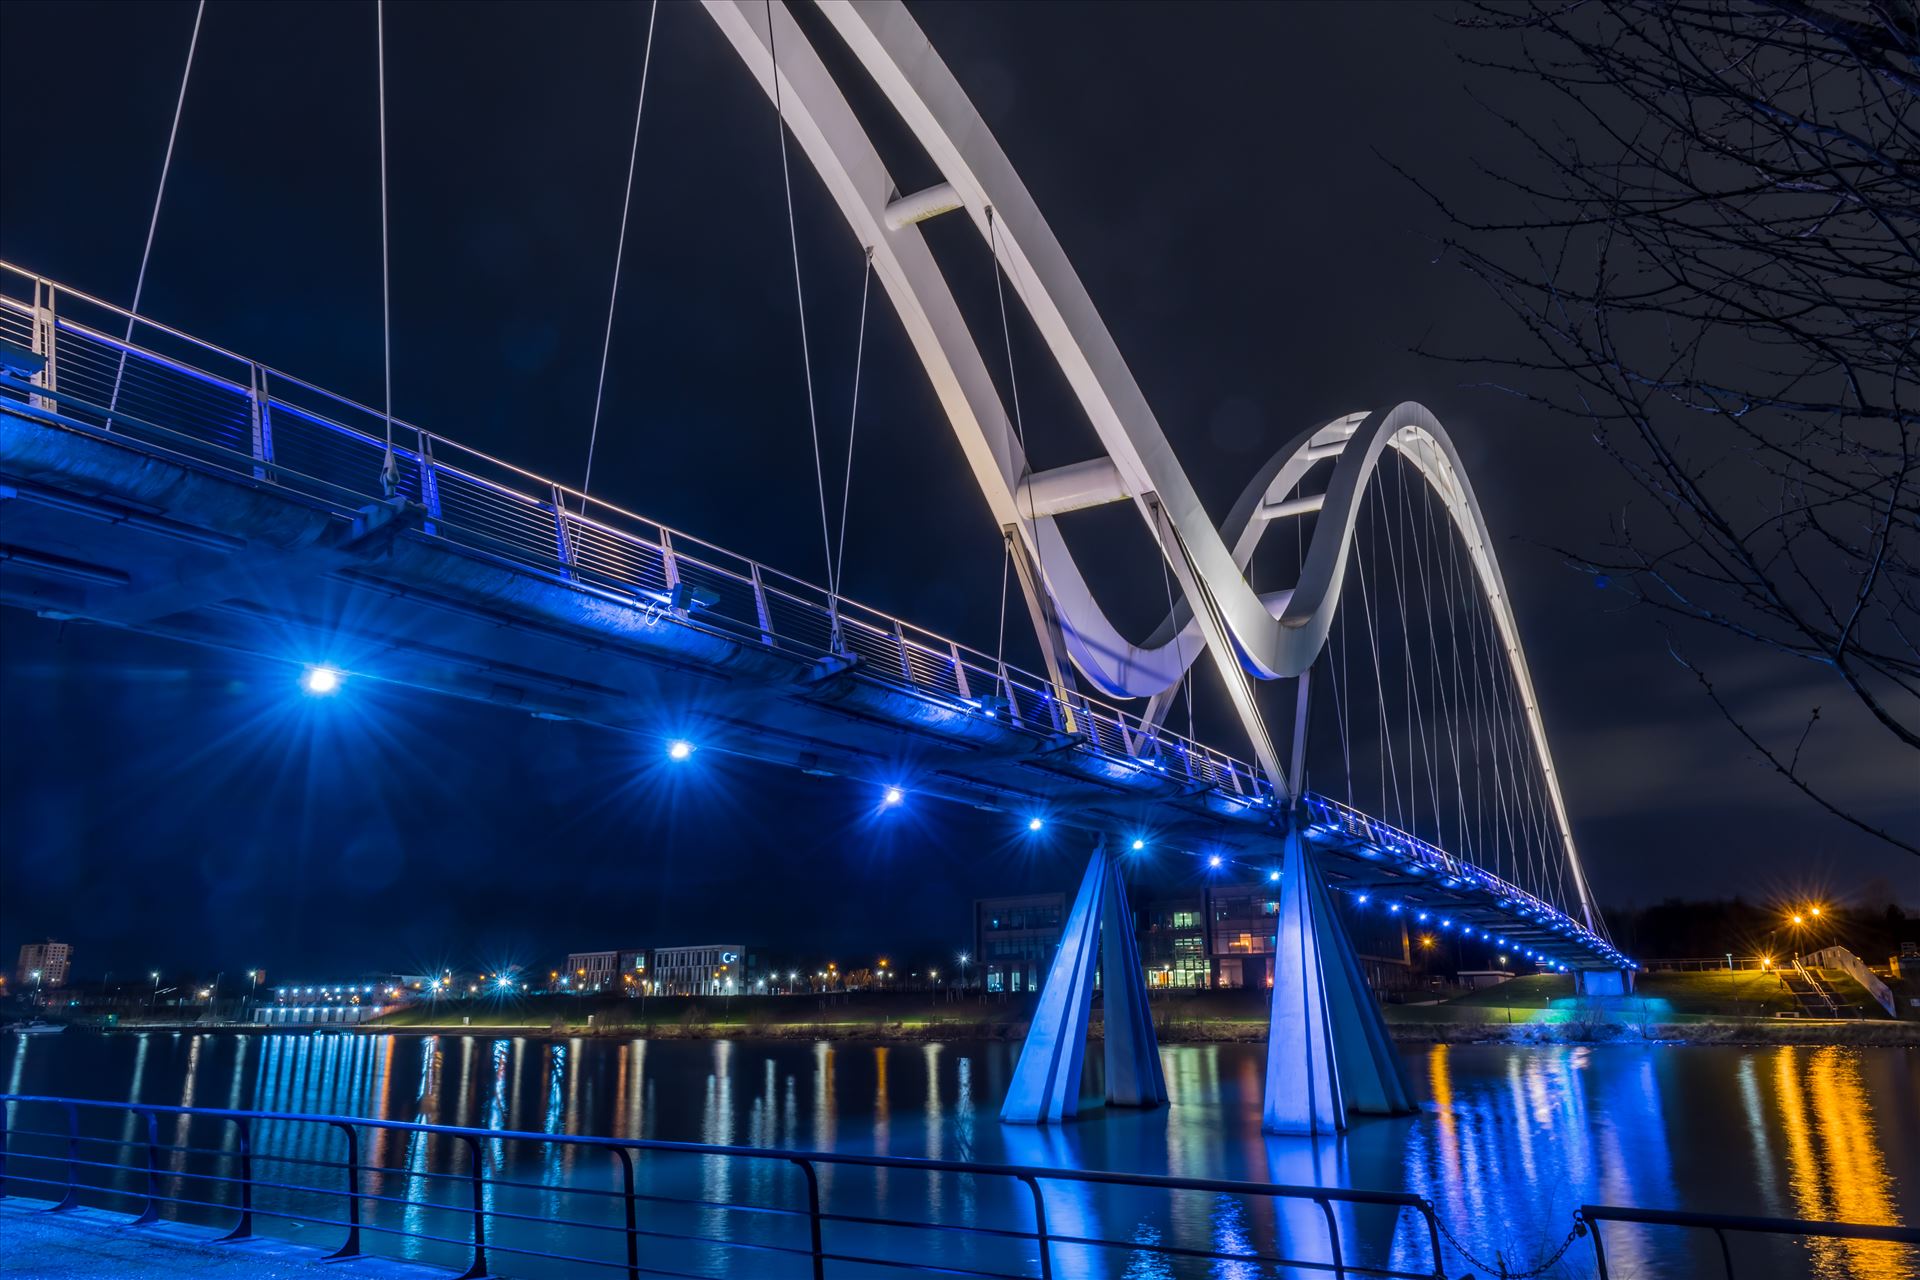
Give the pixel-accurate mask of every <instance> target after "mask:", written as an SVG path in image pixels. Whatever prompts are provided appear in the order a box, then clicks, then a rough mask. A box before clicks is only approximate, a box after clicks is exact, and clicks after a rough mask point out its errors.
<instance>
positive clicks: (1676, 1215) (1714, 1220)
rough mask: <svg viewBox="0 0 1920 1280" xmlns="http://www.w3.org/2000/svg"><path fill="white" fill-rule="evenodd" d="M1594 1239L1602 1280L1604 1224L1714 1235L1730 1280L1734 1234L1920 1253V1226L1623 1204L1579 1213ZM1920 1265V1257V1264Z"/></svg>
mask: <svg viewBox="0 0 1920 1280" xmlns="http://www.w3.org/2000/svg"><path fill="white" fill-rule="evenodd" d="M1577 1216H1578V1218H1579V1220H1580V1221H1582V1222H1584V1223H1585V1224H1586V1225H1587V1229H1588V1234H1589V1235H1591V1236H1592V1238H1593V1259H1594V1264H1595V1266H1596V1267H1597V1268H1598V1269H1599V1275H1600V1280H1608V1276H1609V1275H1610V1273H1609V1272H1608V1270H1607V1252H1606V1246H1605V1245H1604V1243H1603V1242H1602V1241H1601V1239H1600V1224H1601V1223H1603V1222H1625V1223H1634V1224H1637V1225H1640V1226H1650V1227H1686V1228H1691V1229H1694V1230H1699V1231H1711V1232H1713V1234H1714V1237H1715V1238H1716V1239H1717V1240H1718V1241H1719V1244H1720V1265H1721V1270H1722V1274H1723V1275H1724V1276H1725V1277H1726V1280H1734V1276H1735V1275H1736V1274H1737V1273H1736V1272H1735V1270H1734V1266H1733V1249H1732V1247H1731V1246H1730V1245H1729V1244H1728V1243H1727V1233H1728V1232H1729V1231H1732V1232H1739V1233H1744V1234H1750V1235H1777V1236H1813V1237H1823V1238H1827V1239H1833V1240H1877V1241H1882V1242H1885V1243H1888V1244H1905V1245H1912V1246H1914V1247H1915V1248H1916V1249H1920V1227H1898V1226H1878V1225H1874V1224H1869V1223H1863V1222H1816V1221H1811V1220H1809V1219H1806V1218H1754V1217H1746V1216H1743V1215H1740V1214H1729V1213H1691V1212H1687V1211H1684V1210H1677V1209H1634V1208H1628V1207H1624V1206H1620V1205H1600V1204H1583V1205H1581V1206H1580V1209H1579V1212H1578V1214H1577ZM1914 1261H1915V1262H1916V1263H1920V1257H1916V1258H1915V1259H1914Z"/></svg>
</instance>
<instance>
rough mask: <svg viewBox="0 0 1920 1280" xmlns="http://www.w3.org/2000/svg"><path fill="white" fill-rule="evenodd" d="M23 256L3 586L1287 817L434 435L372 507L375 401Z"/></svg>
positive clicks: (928, 763) (1594, 948)
mask: <svg viewBox="0 0 1920 1280" xmlns="http://www.w3.org/2000/svg"><path fill="white" fill-rule="evenodd" d="M5 270H6V271H10V272H11V273H12V274H11V275H10V276H6V277H5V278H6V279H10V280H12V281H14V282H15V283H16V284H18V283H19V282H21V281H27V282H30V283H31V284H32V287H33V299H34V300H33V302H26V301H22V300H20V299H18V298H9V297H6V296H0V338H3V339H7V340H8V341H11V342H14V343H16V344H17V345H18V346H20V347H28V346H31V347H33V348H34V349H36V350H41V351H50V352H51V358H50V359H49V361H48V369H47V371H46V372H44V373H42V374H41V375H39V376H38V377H36V378H34V379H33V382H32V383H31V384H30V383H29V382H28V381H27V380H26V379H24V378H22V377H20V376H18V371H16V373H14V374H0V497H3V498H7V499H10V500H9V501H6V502H5V504H4V507H3V508H0V510H4V513H5V522H4V530H3V531H0V544H3V545H0V603H6V604H11V605H15V606H20V607H25V608H31V609H34V610H36V611H38V612H40V613H42V614H46V615H51V616H58V617H70V618H77V619H84V620H90V621H94V622H100V623H105V624H108V625H115V626H122V627H127V628H131V629H134V630H138V631H142V632H146V633H150V634H155V635H162V636H168V637H172V638H175V639H180V640H186V641H189V642H192V643H196V644H202V645H211V646H215V647H219V648H225V649H229V650H234V651H238V652H243V653H248V654H253V655H258V656H262V657H267V658H272V659H276V660H280V661H285V662H288V663H325V664H327V665H330V666H335V667H339V668H341V669H343V670H345V671H347V672H350V673H355V674H359V675H365V676H368V677H374V678H378V679H381V680H384V681H390V682H395V683H400V684H406V685H412V686H416V687H419V688H423V689H429V690H433V691H436V692H440V693H445V694H451V695H454V696H458V697H464V698H469V699H474V700H478V701H484V702H488V703H492V704H495V705H499V706H503V707H509V708H515V709H518V710H522V711H525V712H528V713H531V714H535V715H539V716H543V717H550V718H566V719H577V720H582V721H588V722H592V723H597V724H601V725H605V726H607V727H610V728H613V729H616V730H620V731H624V732H631V733H637V734H642V735H646V736H648V737H651V738H654V739H656V740H658V741H660V742H662V743H664V742H665V740H667V739H669V738H674V737H681V736H684V737H688V738H694V739H697V741H698V743H699V748H700V750H702V751H708V750H716V751H723V752H729V753H733V754H737V755H740V756H745V757H750V758H753V759H757V760H763V761H768V762H771V763H777V764H782V765H787V766H791V767H797V768H800V769H803V770H805V771H807V772H810V773H815V774H828V775H841V776H846V777H851V778H856V779H862V780H865V781H867V782H870V783H872V784H874V785H875V786H895V785H898V786H904V787H908V788H911V789H912V790H914V791H915V792H918V793H921V794H927V795H937V796H941V797H945V798H947V799H951V800H954V801H958V802H961V803H968V804H973V805H976V806H982V807H987V808H992V809H997V810H1004V811H1007V812H1010V813H1013V814H1018V815H1022V816H1025V815H1028V814H1044V815H1046V816H1047V819H1048V821H1050V822H1054V823H1058V824H1061V825H1067V826H1073V827H1080V828H1084V829H1087V830H1097V831H1106V832H1118V833H1139V834H1141V835H1142V836H1143V837H1145V838H1147V839H1149V840H1150V841H1152V842H1154V843H1155V844H1157V845H1165V846H1172V847H1184V848H1188V849H1197V848H1206V849H1210V850H1211V849H1218V850H1219V851H1220V852H1221V853H1222V854H1223V856H1227V857H1233V856H1235V855H1239V856H1244V857H1265V856H1269V855H1271V854H1272V853H1273V852H1274V850H1275V847H1276V837H1277V835H1278V833H1279V832H1280V831H1281V830H1282V829H1283V824H1284V823H1285V822H1287V821H1289V820H1290V818H1289V815H1288V814H1286V813H1285V812H1284V811H1283V809H1282V807H1281V806H1280V805H1279V804H1276V802H1275V798H1274V796H1273V793H1272V789H1271V788H1270V787H1269V786H1268V784H1267V781H1266V780H1265V779H1264V778H1261V777H1258V776H1257V775H1256V773H1255V771H1254V770H1253V769H1252V767H1251V766H1249V765H1247V764H1246V763H1244V762H1242V761H1239V760H1236V759H1234V758H1233V757H1231V756H1228V755H1226V754H1224V753H1221V752H1218V751H1215V750H1213V749H1211V748H1209V747H1207V746H1205V745H1204V744H1200V743H1196V742H1192V741H1190V740H1187V739H1185V738H1183V737H1181V736H1180V735H1177V734H1172V733H1169V732H1166V731H1165V730H1163V729H1160V728H1157V727H1149V726H1147V725H1144V724H1143V723H1142V722H1141V721H1140V720H1139V718H1138V717H1137V716H1134V715H1132V714H1130V713H1128V712H1126V711H1125V710H1123V709H1121V708H1117V707H1112V706H1108V705H1105V704H1101V703H1098V702H1095V701H1093V700H1090V699H1087V698H1085V697H1083V696H1081V695H1079V694H1077V693H1072V692H1069V691H1065V690H1057V689H1055V688H1053V687H1052V686H1050V685H1049V683H1048V682H1047V681H1046V680H1045V679H1043V678H1040V677H1036V676H1033V675H1030V674H1028V673H1025V672H1021V671H1019V670H1017V669H1014V668H1011V667H1006V666H1003V665H1001V664H998V663H996V662H995V660H994V659H993V658H991V657H990V656H988V655H986V654H983V653H980V652H978V651H974V650H970V649H967V648H966V647H964V646H961V645H959V644H957V643H955V642H953V641H950V640H947V639H944V638H941V637H938V636H934V635H932V634H930V633H927V632H924V631H922V630H920V629H918V628H915V627H913V626H911V625H910V624H908V623H906V622H904V621H902V620H899V619H896V618H892V617H889V616H887V615H885V614H883V613H881V612H879V611H877V610H873V609H870V608H867V607H865V606H862V605H859V604H858V603H856V602H853V601H849V600H846V599H844V598H836V597H833V596H830V595H828V594H827V593H826V592H825V591H823V590H821V589H819V588H817V587H813V586H811V585H810V584H807V583H804V582H801V581H799V580H797V579H794V578H791V577H789V576H787V575H784V574H780V573H778V572H777V571H774V570H772V569H769V568H767V567H765V566H762V565H759V564H755V563H753V562H751V561H748V560H745V559H744V558H741V557H738V556H734V555H732V553H730V552H727V551H725V550H724V549H721V548H718V547H714V546H711V545H710V544H705V543H701V542H699V541H697V540H695V539H691V538H688V537H686V536H685V535H682V534H679V533H676V532H674V531H672V530H669V529H666V528H664V527H662V526H659V525H657V524H654V523H652V522H649V521H646V520H645V519H644V518H643V517H639V516H636V515H633V514H632V513H629V512H625V511H622V510H620V509H618V508H615V507H612V506H609V505H607V504H604V503H599V502H589V501H588V500H586V499H585V498H583V497H581V496H580V495H577V494H573V493H571V492H570V491H568V490H566V489H565V488H563V487H562V486H559V485H555V484H552V483H551V482H548V481H545V480H541V479H539V478H537V477H534V476H531V475H529V474H528V473H525V472H522V471H519V470H517V469H515V468H513V467H511V466H509V465H508V464H505V463H501V462H498V461H497V460H495V459H491V458H487V457H485V456H484V455H480V454H477V453H474V452H472V451H470V450H466V449H464V448H462V447H461V446H459V445H457V444H455V443H453V442H451V441H448V440H445V439H444V438H442V437H437V436H433V435H430V434H429V433H427V432H425V431H422V430H420V429H418V428H415V427H412V426H408V425H405V424H396V428H395V433H394V434H395V442H396V445H395V452H396V457H397V460H398V462H399V464H400V472H401V476H400V486H399V493H398V495H397V496H396V498H395V499H393V500H391V501H383V500H382V499H381V498H380V496H379V492H380V490H379V483H378V477H379V471H380V465H381V453H382V448H383V442H382V439H381V434H382V433H383V432H384V419H382V418H381V417H380V416H379V415H378V414H375V413H374V412H373V411H372V410H368V409H365V408H364V407H362V406H358V405H354V404H352V403H351V402H348V401H344V400H341V399H339V398H337V397H333V396H331V395H329V394H328V393H325V392H322V391H320V390H318V389H317V388H313V387H311V386H310V385H309V384H306V383H303V382H300V381H298V380H297V379H293V378H290V377H288V376H287V375H284V374H280V373H278V372H277V371H274V370H270V369H267V368H265V367H264V366H260V365H257V364H253V363H251V362H248V361H245V360H243V359H242V358H240V357H238V356H234V355H232V354H231V353H228V352H224V351H221V350H220V349H218V348H214V347H211V346H208V345H206V344H203V343H199V342H197V340H194V339H191V338H188V337H187V336H186V335H182V334H178V333H176V332H173V331H171V330H164V329H160V328H158V327H157V326H151V328H152V333H153V336H152V337H150V338H149V337H148V336H147V335H146V334H145V333H144V332H143V334H142V337H143V339H144V340H146V341H148V342H150V343H151V345H132V344H130V343H127V342H123V341H121V340H119V339H117V338H115V337H113V336H112V335H111V333H110V332H109V330H112V329H119V328H123V327H124V325H125V323H126V321H125V318H124V317H125V313H123V312H118V311H117V310H116V309H113V308H110V307H108V306H107V304H104V303H99V302H97V301H96V300H92V299H88V298H86V297H84V296H83V295H76V294H72V293H70V292H68V291H65V290H57V291H56V289H55V287H54V286H52V285H51V284H49V283H47V282H44V281H39V280H38V279H37V278H35V277H32V276H30V275H27V274H26V273H21V272H18V271H17V270H16V269H11V268H7V269H5ZM88 308H91V309H92V310H93V311H95V312H97V313H100V314H98V315H95V316H91V317H88V318H90V319H92V321H93V323H91V324H87V323H83V322H82V320H81V318H79V316H78V315H77V314H76V313H84V312H85V311H86V310H87V309H88ZM139 323H140V324H141V325H148V322H146V321H144V320H143V321H140V322H139ZM156 347H160V348H165V350H156V349H155V348H156ZM175 352H178V353H180V354H173V353H175ZM836 627H837V628H838V632H839V642H838V643H837V644H836V643H835V629H836ZM1304 812H1306V813H1307V814H1308V815H1310V818H1311V822H1310V826H1309V828H1308V834H1309V836H1310V838H1312V839H1314V840H1315V842H1316V843H1317V844H1319V845H1320V846H1321V847H1323V848H1325V849H1326V850H1328V851H1329V852H1330V853H1331V854H1332V855H1334V856H1332V857H1330V858H1328V859H1327V863H1328V866H1327V869H1328V872H1329V875H1330V877H1332V878H1333V879H1334V881H1335V882H1336V884H1343V885H1344V886H1345V887H1348V888H1351V889H1353V890H1355V891H1356V892H1367V893H1368V894H1369V895H1370V896H1377V898H1378V900H1379V901H1380V902H1382V903H1383V904H1384V903H1385V902H1386V901H1388V900H1389V899H1391V900H1393V901H1396V902H1399V903H1402V904H1403V905H1404V907H1405V909H1408V910H1416V909H1418V910H1427V911H1429V912H1430V913H1432V914H1434V916H1435V917H1436V923H1437V921H1438V918H1440V917H1445V918H1446V919H1448V920H1449V921H1450V923H1451V925H1452V926H1453V927H1461V928H1485V929H1488V930H1489V931H1493V932H1497V934H1498V935H1499V936H1500V937H1502V938H1504V939H1506V940H1507V941H1508V942H1510V943H1512V944H1514V945H1517V946H1520V947H1522V948H1532V949H1535V950H1537V951H1539V952H1540V953H1541V954H1542V955H1543V956H1546V957H1549V958H1551V959H1552V960H1553V961H1555V962H1558V963H1564V964H1567V965H1569V966H1571V967H1591V966H1595V965H1605V966H1608V967H1613V966H1617V965H1619V964H1621V963H1622V961H1621V960H1620V957H1619V956H1618V953H1617V952H1615V951H1613V949H1612V948H1611V946H1610V945H1608V944H1607V943H1606V942H1604V940H1602V939H1599V938H1597V937H1595V936H1593V935H1591V934H1589V933H1588V932H1587V931H1586V930H1585V929H1584V928H1582V927H1581V926H1580V925H1578V924H1577V923H1576V922H1574V921H1573V920H1571V919H1569V918H1568V917H1567V916H1565V915H1564V914H1563V913H1561V912H1559V911H1557V910H1555V909H1554V908H1553V907H1551V906H1550V905H1549V904H1547V903H1545V902H1543V901H1540V900H1538V899H1536V898H1534V897H1532V896H1531V895H1529V894H1527V893H1525V892H1524V891H1522V890H1520V889H1519V888H1518V887H1516V886H1514V885H1511V884H1508V883H1506V882H1505V881H1502V880H1500V879H1499V878H1498V877H1495V876H1492V875H1490V874H1489V873H1487V872H1484V871H1482V870H1480V869H1478V868H1475V867H1473V866H1471V865H1470V864H1467V863H1465V862H1462V861H1460V860H1457V859H1455V858H1453V857H1451V856H1450V855H1448V854H1447V853H1445V852H1444V851H1443V850H1440V849H1438V848H1435V847H1434V846H1432V845H1430V844H1427V843H1426V842H1424V841H1420V840H1418V839H1416V838H1415V837H1413V836H1410V835H1408V834H1406V833H1404V832H1399V831H1395V830H1394V829H1393V828H1391V827H1387V826H1385V825H1384V824H1381V823H1379V822H1377V821H1375V820H1374V819H1372V818H1369V817H1368V816H1366V815H1365V814H1361V813H1358V812H1355V811H1352V810H1348V809H1346V808H1345V807H1343V806H1340V805H1338V804H1336V803H1334V802H1332V801H1330V800H1326V799H1324V798H1321V797H1309V798H1308V800H1307V803H1306V805H1305V809H1304Z"/></svg>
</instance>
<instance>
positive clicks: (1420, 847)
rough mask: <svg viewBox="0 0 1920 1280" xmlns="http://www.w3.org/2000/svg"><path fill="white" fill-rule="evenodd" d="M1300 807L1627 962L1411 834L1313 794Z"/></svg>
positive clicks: (1575, 924) (1568, 922)
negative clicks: (1465, 881)
mask: <svg viewBox="0 0 1920 1280" xmlns="http://www.w3.org/2000/svg"><path fill="white" fill-rule="evenodd" d="M1301 801H1302V803H1303V804H1305V805H1306V807H1307V809H1308V811H1309V812H1310V813H1312V814H1313V815H1314V817H1315V818H1316V819H1318V820H1319V821H1320V822H1322V823H1324V824H1326V825H1328V826H1331V827H1336V828H1339V829H1341V830H1343V831H1345V832H1347V833H1348V834H1349V835H1352V836H1354V837H1356V838H1358V839H1361V840H1364V841H1366V842H1367V843H1369V844H1372V845H1374V846H1376V847H1380V848H1387V849H1393V850H1395V851H1396V852H1398V853H1400V854H1401V855H1402V856H1404V857H1407V858H1409V859H1411V860H1413V861H1415V862H1418V863H1421V864H1422V865H1424V866H1426V867H1427V868H1428V869H1430V870H1433V871H1436V872H1438V873H1440V874H1441V875H1444V876H1447V877H1450V878H1451V879H1453V880H1455V881H1460V880H1467V881H1472V882H1473V883H1474V884H1476V885H1477V886H1478V887H1479V888H1481V889H1483V890H1485V891H1486V892H1488V893H1492V894H1494V895H1496V896H1497V897H1499V898H1501V899H1503V900H1504V901H1503V902H1502V906H1503V907H1504V908H1505V909H1506V910H1509V911H1512V912H1514V913H1515V914H1517V915H1520V916H1524V917H1538V923H1539V924H1540V925H1541V926H1542V927H1544V928H1546V929H1548V930H1550V931H1552V932H1554V933H1557V934H1560V935H1562V936H1563V937H1565V938H1566V939H1567V940H1568V941H1571V942H1575V943H1577V944H1579V945H1581V946H1583V947H1585V948H1586V949H1587V950H1589V951H1592V952H1595V953H1596V954H1598V955H1600V956H1602V957H1603V958H1605V959H1608V960H1612V961H1615V962H1616V963H1619V964H1623V965H1624V964H1626V963H1628V961H1627V959H1626V957H1625V956H1623V955H1621V953H1620V952H1619V951H1618V950H1617V949H1615V947H1614V946H1613V944H1612V943H1610V942H1608V941H1607V940H1606V939H1604V938H1602V937H1600V936H1599V935H1598V934H1596V933H1594V932H1593V931H1592V930H1590V929H1588V928H1587V927H1586V926H1584V925H1582V924H1581V923H1580V922H1579V921H1577V920H1575V919H1573V918H1572V917H1571V916H1569V915H1567V914H1566V913H1565V912H1564V911H1561V910H1560V909H1559V908H1557V907H1555V906H1553V905H1552V904H1551V903H1549V902H1546V901H1544V900H1542V899H1541V898H1539V897H1537V896H1535V895H1534V894H1531V893H1528V892H1527V891H1526V890H1525V889H1522V888H1521V887H1520V886H1519V885H1516V884H1514V883H1512V882H1511V881H1508V880H1504V879H1502V878H1501V877H1500V876H1497V875H1495V874H1494V873H1493V872H1491V871H1487V870H1485V869H1483V868H1481V867H1476V866H1474V865H1473V864H1471V863H1468V862H1463V861H1461V860H1460V859H1458V858H1456V857H1454V856H1453V855H1452V854H1450V853H1448V852H1447V851H1446V850H1445V849H1442V848H1440V847H1439V846H1438V845H1436V844H1433V843H1431V842H1430V841H1427V840H1423V839H1421V838H1420V837H1419V836H1416V835H1414V834H1412V833H1411V832H1408V831H1402V830H1401V829H1400V828H1398V827H1396V826H1393V825H1392V824H1391V823H1386V822H1382V821H1381V820H1380V819H1378V818H1376V817H1374V816H1373V815H1372V814H1369V813H1364V812H1362V811H1361V810H1359V809H1355V808H1353V807H1352V806H1351V805H1346V804H1342V803H1340V801H1338V800H1335V799H1333V798H1332V797H1330V796H1324V795H1321V794H1320V793H1319V792H1317V791H1309V792H1307V793H1306V794H1305V795H1304V796H1302V797H1301Z"/></svg>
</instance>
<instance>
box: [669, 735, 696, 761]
mask: <svg viewBox="0 0 1920 1280" xmlns="http://www.w3.org/2000/svg"><path fill="white" fill-rule="evenodd" d="M692 754H693V744H692V743H691V742H688V741H687V740H686V739H685V738H675V739H674V740H673V741H672V742H669V743H668V744H667V759H669V760H685V759H686V758H687V757H688V756H690V755H692Z"/></svg>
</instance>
